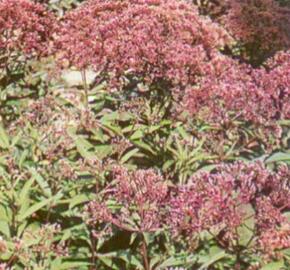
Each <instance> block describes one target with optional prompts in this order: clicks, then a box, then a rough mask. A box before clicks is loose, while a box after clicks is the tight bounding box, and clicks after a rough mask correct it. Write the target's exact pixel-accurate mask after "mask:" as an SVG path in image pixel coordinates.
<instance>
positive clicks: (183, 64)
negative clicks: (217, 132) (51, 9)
mask: <svg viewBox="0 0 290 270" xmlns="http://www.w3.org/2000/svg"><path fill="white" fill-rule="evenodd" d="M227 39H228V36H227V33H226V31H225V30H223V28H221V27H219V26H218V25H217V24H215V23H213V22H212V21H211V20H210V19H208V18H205V17H201V16H199V14H198V12H197V10H196V8H195V7H194V5H192V4H190V3H188V2H186V1H176V0H125V1H104V0H91V1H87V2H86V3H84V4H83V5H81V6H80V7H79V8H77V9H75V10H73V11H72V12H69V13H68V14H67V15H66V16H65V17H64V18H63V20H62V22H61V25H60V27H59V32H58V38H57V39H56V47H57V50H58V51H59V52H60V55H61V56H62V59H65V60H68V62H69V63H70V64H71V65H73V66H76V67H78V68H79V69H85V68H87V67H91V68H93V69H95V70H96V71H98V72H103V73H104V74H106V75H108V76H109V77H110V78H111V79H113V78H114V80H115V81H116V80H118V78H120V77H122V76H124V75H126V76H127V77H128V76H133V77H134V76H135V77H137V78H138V79H141V80H144V81H145V82H155V81H160V80H161V81H162V80H163V81H167V82H169V83H170V85H171V86H172V85H173V86H175V87H178V88H180V87H184V86H186V85H187V84H189V83H190V84H191V83H194V82H195V81H196V76H197V75H200V74H205V72H206V70H205V67H204V66H205V65H206V63H207V62H208V61H210V59H211V54H214V53H216V51H217V50H216V49H217V48H218V47H221V46H223V45H224V44H225V42H226V41H227Z"/></svg>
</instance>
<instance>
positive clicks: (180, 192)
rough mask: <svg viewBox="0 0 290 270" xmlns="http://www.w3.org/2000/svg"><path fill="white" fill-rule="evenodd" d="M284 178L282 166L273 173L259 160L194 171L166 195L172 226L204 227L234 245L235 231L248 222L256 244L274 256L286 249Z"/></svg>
mask: <svg viewBox="0 0 290 270" xmlns="http://www.w3.org/2000/svg"><path fill="white" fill-rule="evenodd" d="M289 179H290V172H289V169H288V168H287V167H286V166H281V167H280V168H279V169H278V171H277V172H276V173H274V172H271V171H269V170H268V169H266V168H265V167H264V165H262V163H259V162H257V163H251V164H245V163H243V162H237V163H235V164H232V165H221V166H219V167H218V168H217V169H216V172H213V173H207V172H205V173H201V174H198V175H195V176H193V177H192V178H191V179H190V181H189V183H188V184H186V185H183V186H180V187H179V188H178V189H177V190H176V193H175V194H174V195H173V196H172V198H171V201H170V209H171V211H170V217H169V220H170V225H171V228H172V230H173V231H174V232H175V233H177V234H180V233H183V234H186V235H196V234H198V233H200V232H202V231H208V232H210V233H212V234H214V235H215V237H216V238H217V239H218V240H219V241H221V242H222V243H227V246H234V245H236V244H237V241H238V240H239V234H238V229H239V228H240V227H241V226H243V225H244V224H246V223H247V221H248V220H252V222H253V223H254V226H253V227H252V228H251V230H252V233H253V240H252V241H254V240H255V241H256V243H257V245H256V247H255V248H256V249H263V250H264V252H265V253H266V254H267V253H269V252H270V251H271V255H273V252H274V251H275V250H279V249H283V248H286V247H290V237H289V225H290V224H289V221H287V219H286V217H285V216H283V211H284V210H285V209H289V207H290V183H289ZM272 244H273V245H272Z"/></svg>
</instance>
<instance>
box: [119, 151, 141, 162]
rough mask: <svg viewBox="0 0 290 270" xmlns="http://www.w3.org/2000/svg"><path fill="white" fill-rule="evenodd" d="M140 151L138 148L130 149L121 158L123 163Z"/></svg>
mask: <svg viewBox="0 0 290 270" xmlns="http://www.w3.org/2000/svg"><path fill="white" fill-rule="evenodd" d="M138 152H139V149H138V148H134V149H132V150H130V151H129V152H128V153H126V154H125V155H124V156H123V157H122V158H121V160H120V161H121V164H124V163H126V162H127V161H128V160H129V159H130V158H131V157H133V156H134V155H135V154H137V153H138Z"/></svg>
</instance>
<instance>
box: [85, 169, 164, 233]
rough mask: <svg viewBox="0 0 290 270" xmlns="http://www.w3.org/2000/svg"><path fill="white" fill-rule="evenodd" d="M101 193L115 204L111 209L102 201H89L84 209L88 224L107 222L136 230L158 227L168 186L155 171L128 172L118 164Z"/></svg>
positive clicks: (151, 229) (153, 229) (103, 198)
mask: <svg viewBox="0 0 290 270" xmlns="http://www.w3.org/2000/svg"><path fill="white" fill-rule="evenodd" d="M102 193H103V195H102V196H101V197H102V198H101V199H102V201H103V202H105V201H107V202H108V201H111V202H114V203H113V205H116V207H113V209H110V207H109V206H108V205H105V203H101V202H98V201H93V202H90V203H89V204H88V206H87V209H86V212H87V221H88V223H89V224H92V225H96V222H97V223H100V222H108V223H112V224H114V225H116V226H117V227H119V228H121V229H124V230H128V231H138V232H151V231H155V230H157V229H159V228H161V226H162V223H161V221H162V219H161V216H162V211H163V207H164V203H165V201H166V198H167V195H168V187H167V184H166V182H165V181H164V179H163V178H162V176H161V175H159V174H157V173H156V172H155V171H153V170H137V171H133V172H129V171H128V170H127V169H126V168H124V167H117V168H115V170H114V180H113V182H112V184H111V185H110V186H108V187H107V188H106V189H105V190H104V191H103V192H102Z"/></svg>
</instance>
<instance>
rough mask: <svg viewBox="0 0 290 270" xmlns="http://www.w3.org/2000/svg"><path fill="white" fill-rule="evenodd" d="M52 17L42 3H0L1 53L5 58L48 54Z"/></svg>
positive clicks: (4, 0) (6, 0)
mask: <svg viewBox="0 0 290 270" xmlns="http://www.w3.org/2000/svg"><path fill="white" fill-rule="evenodd" d="M55 20H56V19H55V18H54V16H53V15H52V14H51V13H49V11H47V10H46V9H45V8H44V7H43V6H42V5H41V4H36V3H34V2H32V1H29V0H1V1H0V52H3V53H4V55H6V54H7V57H11V55H12V54H13V53H18V52H22V53H24V54H25V55H26V56H31V55H32V54H36V55H40V54H44V53H48V47H50V44H49V42H50V40H51V36H52V33H53V29H54V24H55Z"/></svg>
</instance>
